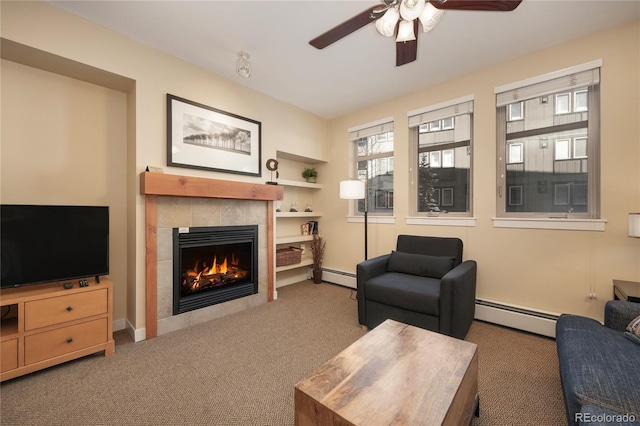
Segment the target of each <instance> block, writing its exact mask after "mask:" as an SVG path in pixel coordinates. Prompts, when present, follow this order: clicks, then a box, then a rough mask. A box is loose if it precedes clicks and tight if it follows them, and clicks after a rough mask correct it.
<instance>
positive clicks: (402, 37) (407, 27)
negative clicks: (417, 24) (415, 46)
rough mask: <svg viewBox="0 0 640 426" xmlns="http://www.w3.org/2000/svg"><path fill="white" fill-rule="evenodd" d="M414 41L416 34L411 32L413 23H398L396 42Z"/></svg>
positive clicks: (403, 21)
mask: <svg viewBox="0 0 640 426" xmlns="http://www.w3.org/2000/svg"><path fill="white" fill-rule="evenodd" d="M415 39H416V33H415V31H413V21H405V20H402V21H400V25H398V37H397V38H396V42H401V41H411V40H415Z"/></svg>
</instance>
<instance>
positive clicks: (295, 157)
mask: <svg viewBox="0 0 640 426" xmlns="http://www.w3.org/2000/svg"><path fill="white" fill-rule="evenodd" d="M276 156H277V157H278V158H284V159H286V160H291V161H297V162H299V163H307V164H321V163H326V161H325V160H320V159H318V158H311V157H306V156H304V155H298V154H292V153H290V152H286V151H276Z"/></svg>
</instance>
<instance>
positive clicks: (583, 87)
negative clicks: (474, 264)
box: [496, 66, 600, 219]
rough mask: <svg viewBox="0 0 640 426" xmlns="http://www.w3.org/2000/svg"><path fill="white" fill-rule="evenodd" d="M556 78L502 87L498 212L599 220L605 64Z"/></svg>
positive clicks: (499, 98) (498, 91)
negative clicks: (514, 117) (515, 114)
mask: <svg viewBox="0 0 640 426" xmlns="http://www.w3.org/2000/svg"><path fill="white" fill-rule="evenodd" d="M550 76H553V77H540V78H537V79H534V80H535V81H534V82H531V81H528V82H521V83H515V84H511V85H509V86H505V89H500V88H498V89H496V117H497V140H498V168H499V169H498V174H497V175H498V201H497V203H498V205H497V212H498V214H497V215H498V216H499V217H542V218H545V217H546V218H548V217H557V213H563V214H565V216H564V217H567V218H569V214H570V215H571V217H572V218H578V219H598V218H599V214H600V205H599V199H600V193H599V191H600V184H599V183H600V176H599V170H600V158H599V145H600V122H599V116H600V113H599V110H600V84H599V83H600V69H599V68H593V67H591V68H589V67H588V66H584V67H582V69H577V70H576V69H575V68H574V69H572V70H571V71H570V72H569V71H566V73H564V72H558V73H552V74H550ZM514 99H517V102H515V103H514ZM545 99H553V100H554V102H546V101H545ZM518 104H520V105H522V111H525V112H526V113H525V114H523V117H522V121H520V122H517V123H511V111H512V110H514V108H513V106H514V105H518ZM516 109H517V108H516Z"/></svg>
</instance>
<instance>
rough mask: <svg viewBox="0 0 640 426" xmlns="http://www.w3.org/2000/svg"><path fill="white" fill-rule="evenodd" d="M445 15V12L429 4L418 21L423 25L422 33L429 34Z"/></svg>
mask: <svg viewBox="0 0 640 426" xmlns="http://www.w3.org/2000/svg"><path fill="white" fill-rule="evenodd" d="M442 15H444V10H440V9H436V8H435V7H434V6H433V5H432V4H431V3H427V5H426V6H425V8H424V11H423V12H422V14H421V15H420V17H419V18H418V19H420V23H421V24H422V31H424V32H425V33H428V32H429V31H431V30H432V29H434V28H435V27H436V25H438V22H440V19H441V18H442Z"/></svg>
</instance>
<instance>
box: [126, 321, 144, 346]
mask: <svg viewBox="0 0 640 426" xmlns="http://www.w3.org/2000/svg"><path fill="white" fill-rule="evenodd" d="M126 330H127V333H128V334H129V336H131V338H132V339H133V341H134V342H141V341H143V340H146V339H147V329H146V328H139V329H136V328H135V327H134V326H133V325H132V324H131V323H130V322H129V320H127V326H126Z"/></svg>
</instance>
